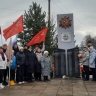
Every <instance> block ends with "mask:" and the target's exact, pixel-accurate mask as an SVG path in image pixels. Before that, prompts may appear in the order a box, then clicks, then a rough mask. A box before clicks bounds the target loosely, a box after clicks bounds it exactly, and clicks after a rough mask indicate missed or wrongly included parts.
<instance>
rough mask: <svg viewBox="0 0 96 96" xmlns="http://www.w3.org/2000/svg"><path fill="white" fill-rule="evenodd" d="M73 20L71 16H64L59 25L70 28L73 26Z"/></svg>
mask: <svg viewBox="0 0 96 96" xmlns="http://www.w3.org/2000/svg"><path fill="white" fill-rule="evenodd" d="M71 21H72V20H70V18H69V17H66V16H64V18H61V20H60V21H59V22H60V24H59V27H62V28H65V29H66V28H69V27H71Z"/></svg>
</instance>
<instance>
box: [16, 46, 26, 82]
mask: <svg viewBox="0 0 96 96" xmlns="http://www.w3.org/2000/svg"><path fill="white" fill-rule="evenodd" d="M16 59H17V74H16V75H17V76H16V80H17V82H18V84H22V83H25V82H24V80H23V77H24V67H25V54H24V48H23V47H20V48H19V52H18V53H17V54H16Z"/></svg>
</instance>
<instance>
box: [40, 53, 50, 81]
mask: <svg viewBox="0 0 96 96" xmlns="http://www.w3.org/2000/svg"><path fill="white" fill-rule="evenodd" d="M48 54H49V52H48V51H44V55H43V57H42V59H41V67H42V75H43V76H44V81H49V79H48V76H50V72H51V68H52V63H51V59H50V57H49V56H48Z"/></svg>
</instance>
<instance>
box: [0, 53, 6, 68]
mask: <svg viewBox="0 0 96 96" xmlns="http://www.w3.org/2000/svg"><path fill="white" fill-rule="evenodd" d="M4 56H5V61H3V59H2V56H1V54H0V69H6V65H7V57H6V55H5V54H4Z"/></svg>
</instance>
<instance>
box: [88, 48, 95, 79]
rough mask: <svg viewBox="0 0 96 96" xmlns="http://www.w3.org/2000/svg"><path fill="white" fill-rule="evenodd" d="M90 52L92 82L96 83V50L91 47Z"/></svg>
mask: <svg viewBox="0 0 96 96" xmlns="http://www.w3.org/2000/svg"><path fill="white" fill-rule="evenodd" d="M89 50H90V58H89V68H90V69H91V71H92V75H93V79H92V81H96V70H95V66H96V65H95V58H96V50H95V49H94V48H93V46H91V47H90V48H89Z"/></svg>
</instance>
